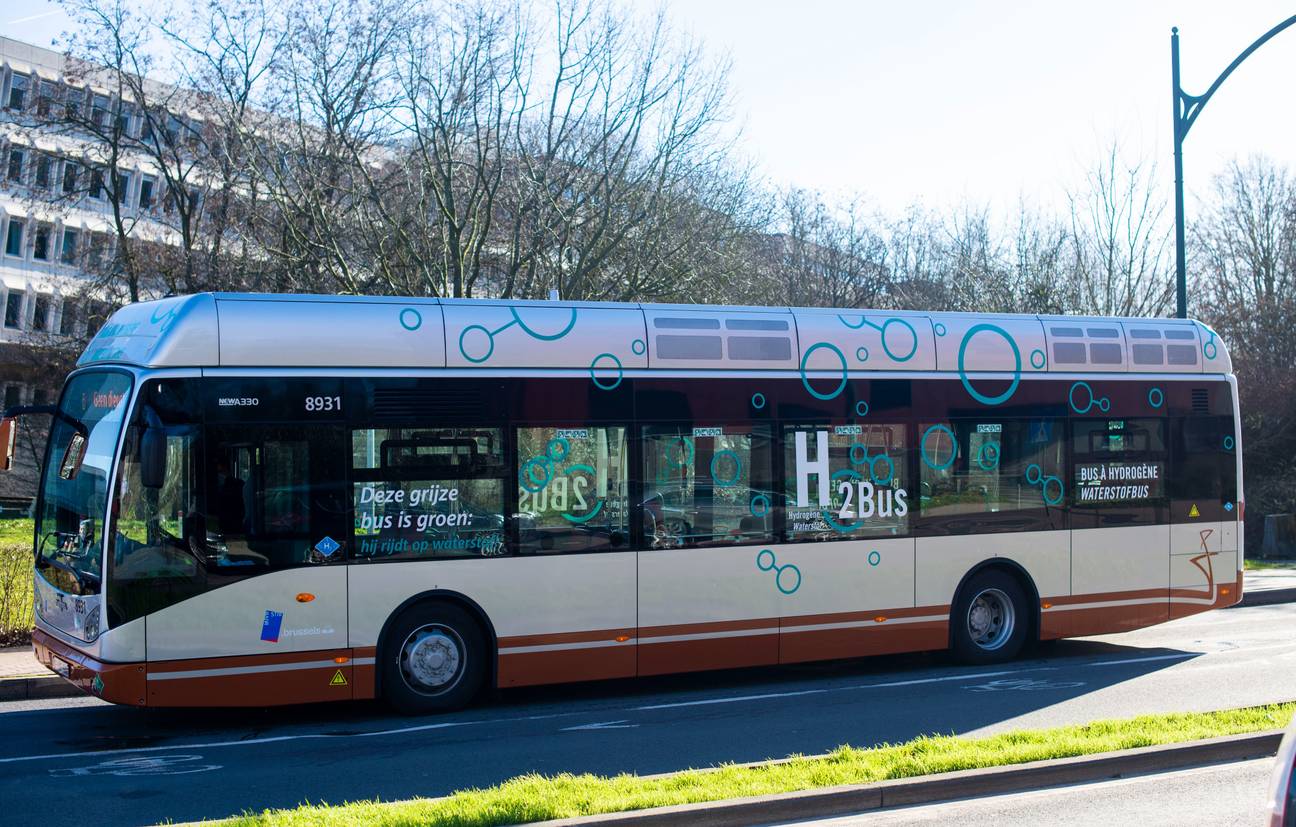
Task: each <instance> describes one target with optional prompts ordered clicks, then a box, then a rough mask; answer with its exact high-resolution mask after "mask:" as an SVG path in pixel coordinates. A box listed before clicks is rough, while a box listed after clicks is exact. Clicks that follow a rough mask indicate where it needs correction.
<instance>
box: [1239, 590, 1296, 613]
mask: <svg viewBox="0 0 1296 827" xmlns="http://www.w3.org/2000/svg"><path fill="white" fill-rule="evenodd" d="M1277 603H1296V588H1288V589H1263V590H1261V591H1255V592H1249V591H1245V590H1244V591H1243V592H1242V600H1241V601H1240V602H1238V603H1234V604H1233V605H1232V606H1229V608H1230V609H1235V608H1242V607H1245V606H1272V605H1274V604H1277Z"/></svg>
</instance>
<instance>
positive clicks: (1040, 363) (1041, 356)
mask: <svg viewBox="0 0 1296 827" xmlns="http://www.w3.org/2000/svg"><path fill="white" fill-rule="evenodd" d="M1036 356H1038V357H1039V360H1038V361H1036V359H1035V357H1036ZM1030 360H1031V367H1033V368H1035V370H1043V369H1044V363H1045V362H1046V361H1048V360H1047V359H1046V357H1045V356H1044V351H1042V350H1040V349H1039V348H1035V349H1034V350H1032V351H1031V355H1030Z"/></svg>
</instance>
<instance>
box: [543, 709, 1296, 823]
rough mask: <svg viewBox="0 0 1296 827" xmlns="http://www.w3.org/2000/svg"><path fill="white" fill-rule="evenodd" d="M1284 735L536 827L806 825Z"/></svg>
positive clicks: (1154, 769) (1203, 755)
mask: <svg viewBox="0 0 1296 827" xmlns="http://www.w3.org/2000/svg"><path fill="white" fill-rule="evenodd" d="M1282 736H1283V731H1282V730H1274V731H1271V732H1261V733H1252V734H1248V735H1226V736H1223V737H1220V738H1209V739H1206V740H1204V741H1190V742H1188V743H1186V744H1165V745H1162V746H1156V747H1141V748H1139V749H1131V750H1121V751H1119V752H1105V753H1100V754H1098V755H1086V756H1080V757H1076V758H1056V759H1051V760H1048V761H1036V762H1033V763H1030V764H1018V765H1015V766H1010V767H992V768H989V769H980V770H960V771H958V772H947V773H940V774H938V775H924V776H918V777H916V778H902V779H896V780H893V781H880V782H877V783H873V784H851V785H846V786H840V787H828V788H826V789H820V790H802V791H799V792H793V793H782V794H778V795H765V796H756V797H753V798H738V799H731V800H728V801H714V802H706V803H703V804H681V805H676V806H672V807H657V808H654V809H651V810H639V811H632V812H625V813H607V814H603V815H594V816H582V817H579V818H563V819H557V820H553V821H544V822H540V824H541V825H543V827H577V825H579V827H590V826H591V825H635V827H646V826H647V825H651V826H652V827H657V825H663V826H664V825H676V824H684V823H687V824H690V825H705V827H748V825H753V824H769V823H777V822H784V821H805V820H806V819H811V818H826V817H830V816H845V815H853V814H856V813H862V812H865V811H867V810H877V809H881V808H883V807H898V806H901V805H911V804H926V803H930V802H936V801H949V800H951V799H956V798H972V797H975V796H983V795H991V794H995V793H1009V792H1019V791H1025V790H1035V789H1040V788H1042V787H1056V786H1061V785H1065V784H1079V783H1083V782H1087V781H1103V780H1107V779H1111V778H1121V777H1124V776H1130V775H1147V774H1153V773H1159V772H1166V771H1167V770H1176V769H1183V768H1186V767H1197V766H1202V765H1206V764H1217V763H1225V762H1231V761H1246V760H1250V759H1252V758H1266V757H1268V756H1271V755H1273V754H1274V753H1276V752H1277V751H1278V743H1279V742H1280V741H1281V740H1282Z"/></svg>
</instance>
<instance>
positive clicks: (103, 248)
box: [87, 233, 108, 318]
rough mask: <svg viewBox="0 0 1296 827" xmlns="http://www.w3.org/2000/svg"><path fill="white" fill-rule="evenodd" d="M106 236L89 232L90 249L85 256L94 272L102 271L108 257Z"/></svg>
mask: <svg viewBox="0 0 1296 827" xmlns="http://www.w3.org/2000/svg"><path fill="white" fill-rule="evenodd" d="M107 253H108V236H106V235H104V234H103V233H91V234H90V250H89V255H88V256H87V258H88V259H89V262H90V271H91V272H94V273H98V272H102V271H103V268H104V265H105V264H106V263H107V259H108V255H107ZM105 318H107V317H105Z"/></svg>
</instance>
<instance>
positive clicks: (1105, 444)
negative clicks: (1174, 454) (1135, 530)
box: [1071, 417, 1169, 528]
mask: <svg viewBox="0 0 1296 827" xmlns="http://www.w3.org/2000/svg"><path fill="white" fill-rule="evenodd" d="M1071 434H1072V436H1071V446H1072V452H1073V460H1074V468H1075V471H1074V474H1075V477H1074V479H1073V484H1072V489H1073V490H1072V494H1071V502H1072V514H1073V518H1074V519H1075V520H1077V522H1075V523H1074V524H1073V527H1076V528H1090V527H1094V526H1118V525H1156V524H1158V523H1163V522H1165V521H1166V518H1167V515H1166V514H1165V507H1166V503H1167V494H1168V489H1167V487H1166V470H1167V465H1166V464H1167V460H1168V457H1169V454H1168V452H1167V450H1166V421H1165V420H1164V419H1152V418H1136V419H1115V418H1106V417H1103V418H1099V419H1074V420H1072V422H1071Z"/></svg>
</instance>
